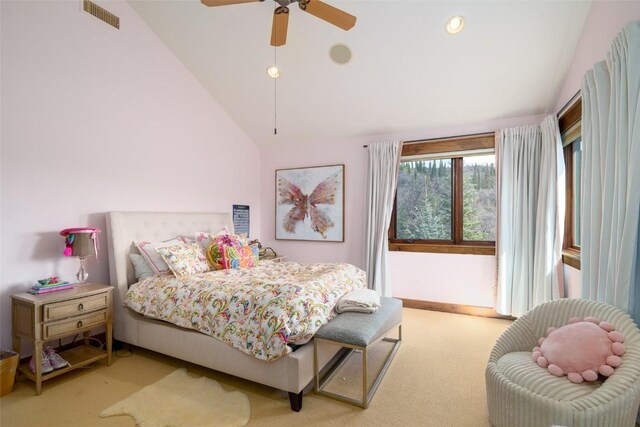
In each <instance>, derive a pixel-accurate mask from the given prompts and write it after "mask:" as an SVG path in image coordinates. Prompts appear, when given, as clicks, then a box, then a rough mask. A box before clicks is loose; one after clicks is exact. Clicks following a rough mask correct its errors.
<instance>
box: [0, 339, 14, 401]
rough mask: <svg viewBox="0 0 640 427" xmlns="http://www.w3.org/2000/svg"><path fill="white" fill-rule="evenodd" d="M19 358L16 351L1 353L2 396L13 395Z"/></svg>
mask: <svg viewBox="0 0 640 427" xmlns="http://www.w3.org/2000/svg"><path fill="white" fill-rule="evenodd" d="M18 361H19V356H18V353H16V352H15V351H6V350H3V351H2V352H0V396H4V395H6V394H9V393H11V391H12V390H13V382H14V380H15V378H16V370H17V369H18Z"/></svg>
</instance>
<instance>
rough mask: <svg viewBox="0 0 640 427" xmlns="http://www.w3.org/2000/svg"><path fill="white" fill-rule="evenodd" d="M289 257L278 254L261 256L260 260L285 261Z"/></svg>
mask: <svg viewBox="0 0 640 427" xmlns="http://www.w3.org/2000/svg"><path fill="white" fill-rule="evenodd" d="M285 259H287V257H286V256H284V255H277V256H275V257H263V258H260V259H259V261H273V262H284V261H285Z"/></svg>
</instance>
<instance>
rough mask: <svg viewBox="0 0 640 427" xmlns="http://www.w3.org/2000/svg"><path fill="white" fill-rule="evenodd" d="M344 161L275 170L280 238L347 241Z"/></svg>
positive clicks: (277, 236) (277, 220)
mask: <svg viewBox="0 0 640 427" xmlns="http://www.w3.org/2000/svg"><path fill="white" fill-rule="evenodd" d="M344 169H345V168H344V164H338V165H327V166H311V167H303V168H290V169H277V170H276V176H275V178H276V203H275V210H276V215H275V217H276V220H275V221H276V224H275V232H276V239H277V240H306V241H314V242H315V241H317V242H344V200H345V199H344Z"/></svg>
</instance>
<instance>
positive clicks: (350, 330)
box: [313, 297, 402, 408]
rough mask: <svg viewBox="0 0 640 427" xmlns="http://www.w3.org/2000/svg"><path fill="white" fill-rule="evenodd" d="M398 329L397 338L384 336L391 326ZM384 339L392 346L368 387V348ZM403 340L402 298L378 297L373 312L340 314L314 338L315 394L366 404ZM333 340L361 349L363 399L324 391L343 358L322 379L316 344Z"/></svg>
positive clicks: (367, 404) (365, 406) (366, 405)
mask: <svg viewBox="0 0 640 427" xmlns="http://www.w3.org/2000/svg"><path fill="white" fill-rule="evenodd" d="M396 327H397V328H398V338H397V339H395V338H388V337H386V336H387V335H388V334H389V333H390V332H391V331H392V330H393V329H394V328H396ZM381 340H385V341H390V342H393V343H394V345H393V348H392V350H391V352H390V353H389V355H388V357H387V359H386V361H385V363H384V366H383V367H382V369H381V370H380V373H379V374H378V376H377V377H376V379H375V380H374V382H373V384H372V386H371V389H370V390H369V389H368V386H367V350H368V349H369V348H370V347H371V346H372V345H373V344H376V343H377V342H379V341H381ZM401 340H402V301H401V300H399V299H396V298H387V297H380V308H379V309H378V310H377V311H376V312H375V313H371V314H368V313H342V314H339V315H338V316H337V317H335V318H334V319H333V320H331V321H330V322H328V323H327V324H325V325H324V326H322V327H321V328H320V329H319V330H318V332H316V334H315V335H314V337H313V343H314V344H313V345H314V362H315V363H314V367H315V368H314V369H315V379H316V380H315V390H316V392H317V393H319V394H322V395H325V396H329V397H332V398H334V399H338V400H342V401H344V402H348V403H353V404H356V405H359V406H362V407H363V408H367V407H368V406H369V402H370V401H371V398H372V397H373V394H374V393H375V391H376V389H377V388H378V385H379V384H380V381H382V377H383V376H384V374H385V372H386V371H387V368H388V367H389V364H390V363H391V360H392V359H393V356H395V354H396V352H397V350H398V346H399V345H400V341H401ZM322 343H332V344H335V345H340V346H342V347H346V348H350V349H355V350H360V351H362V400H355V399H351V398H349V397H345V396H341V395H338V394H335V393H331V392H328V391H326V390H323V386H324V385H325V384H326V383H327V382H328V381H329V380H330V379H331V376H332V375H331V374H332V373H335V372H336V370H337V369H338V368H339V366H340V365H341V363H343V362H344V361H345V360H346V357H342V358H341V359H340V361H339V362H338V363H337V365H336V366H334V367H333V368H332V369H331V370H330V372H329V373H328V374H326V375H325V377H324V378H321V375H320V372H319V369H318V362H317V358H318V345H320V344H322Z"/></svg>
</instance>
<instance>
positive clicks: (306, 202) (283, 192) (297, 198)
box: [278, 171, 341, 239]
mask: <svg viewBox="0 0 640 427" xmlns="http://www.w3.org/2000/svg"><path fill="white" fill-rule="evenodd" d="M340 173H341V171H338V172H335V173H333V174H332V175H330V176H329V177H328V178H326V179H325V180H324V181H322V182H321V183H320V184H318V185H317V186H316V188H315V189H314V190H313V191H312V192H311V194H310V195H306V194H304V193H302V190H300V188H299V187H298V186H297V185H295V184H293V183H292V182H290V181H289V180H287V179H286V178H282V177H280V178H278V197H279V201H278V204H280V205H293V207H292V208H291V210H290V211H289V212H288V213H287V214H286V215H285V217H284V219H283V228H284V229H285V231H287V232H289V233H293V232H294V231H295V229H296V225H297V223H298V222H304V220H305V218H307V217H309V218H310V220H311V229H312V230H313V231H315V232H316V233H320V235H321V236H322V238H323V239H326V238H327V230H329V229H330V228H332V227H333V226H334V223H333V221H331V218H329V217H328V216H327V214H326V213H325V212H324V211H323V210H322V209H321V207H320V206H318V205H333V204H335V202H336V192H337V191H338V185H339V184H340Z"/></svg>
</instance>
